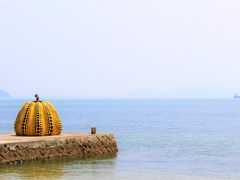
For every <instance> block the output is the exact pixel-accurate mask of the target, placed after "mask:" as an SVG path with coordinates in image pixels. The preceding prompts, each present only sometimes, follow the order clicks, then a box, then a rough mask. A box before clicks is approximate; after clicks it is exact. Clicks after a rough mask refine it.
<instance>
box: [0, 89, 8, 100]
mask: <svg viewBox="0 0 240 180" xmlns="http://www.w3.org/2000/svg"><path fill="white" fill-rule="evenodd" d="M10 98H11V95H10V94H9V93H8V92H6V91H4V90H0V99H10Z"/></svg>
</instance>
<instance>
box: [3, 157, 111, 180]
mask: <svg viewBox="0 0 240 180" xmlns="http://www.w3.org/2000/svg"><path fill="white" fill-rule="evenodd" d="M115 161H116V156H113V155H112V156H104V157H97V158H89V159H80V158H74V159H69V158H52V159H46V160H37V161H27V162H23V163H22V164H16V165H1V166H0V179H66V178H68V179H69V178H71V179H78V178H81V179H91V178H94V177H96V176H98V175H103V174H104V173H106V171H107V174H108V176H110V177H111V176H112V177H114V171H115V170H114V169H115Z"/></svg>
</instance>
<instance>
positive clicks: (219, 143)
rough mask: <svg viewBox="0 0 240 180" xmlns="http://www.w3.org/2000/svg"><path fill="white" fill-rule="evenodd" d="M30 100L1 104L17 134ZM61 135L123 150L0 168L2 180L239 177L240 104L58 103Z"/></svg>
mask: <svg viewBox="0 0 240 180" xmlns="http://www.w3.org/2000/svg"><path fill="white" fill-rule="evenodd" d="M24 102H25V101H24V100H1V101H0V133H1V134H2V133H13V124H14V121H15V118H16V116H17V113H18V111H19V110H20V108H21V106H22V105H23V104H24ZM52 103H53V104H54V105H55V107H56V108H57V110H58V112H59V115H60V116H61V119H62V123H63V132H87V133H88V132H90V128H91V127H96V128H97V132H98V133H114V135H115V137H116V139H117V143H118V148H119V152H118V154H117V156H116V157H105V158H100V159H87V160H80V159H74V160H70V159H50V160H44V161H34V162H27V163H23V164H19V165H11V166H0V179H164V180H165V179H166V180H167V179H171V180H174V179H184V180H185V179H240V100H237V99H229V100H227V99H226V100H220V99H219V100H217V99H216V100H52Z"/></svg>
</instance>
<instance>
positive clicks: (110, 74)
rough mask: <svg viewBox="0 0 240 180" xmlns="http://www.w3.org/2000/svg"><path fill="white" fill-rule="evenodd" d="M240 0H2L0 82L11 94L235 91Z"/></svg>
mask: <svg viewBox="0 0 240 180" xmlns="http://www.w3.org/2000/svg"><path fill="white" fill-rule="evenodd" d="M239 18H240V2H239V1H237V0H226V1H223V0H101V1H100V0H87V1H81V0H76V1H73V0H65V1H62V0H34V1H33V0H1V1H0V62H1V63H0V64H1V69H0V77H1V79H0V89H4V90H6V91H8V92H9V93H10V94H11V95H12V96H13V97H17V98H22V97H32V96H33V94H34V93H35V92H38V93H39V94H40V95H41V96H44V97H46V98H49V97H54V98H58V97H79V98H81V97H110V98H112V97H130V98H131V97H158V98H169V97H173V98H176V97H177V98H192V97H213V98H215V97H228V96H232V95H233V94H232V93H234V92H237V91H240V83H239V79H240V23H239Z"/></svg>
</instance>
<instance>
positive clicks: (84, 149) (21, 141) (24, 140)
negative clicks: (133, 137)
mask: <svg viewBox="0 0 240 180" xmlns="http://www.w3.org/2000/svg"><path fill="white" fill-rule="evenodd" d="M117 151H118V148H117V143H116V140H115V138H114V136H113V134H86V133H85V134H84V133H63V134H61V135H58V136H30V137H29V136H16V135H13V134H2V135H0V164H16V163H19V162H23V161H27V160H36V159H46V158H53V157H71V158H73V157H75V156H76V157H78V158H79V157H81V158H86V157H95V156H103V155H104V156H105V155H113V154H116V153H117Z"/></svg>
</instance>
